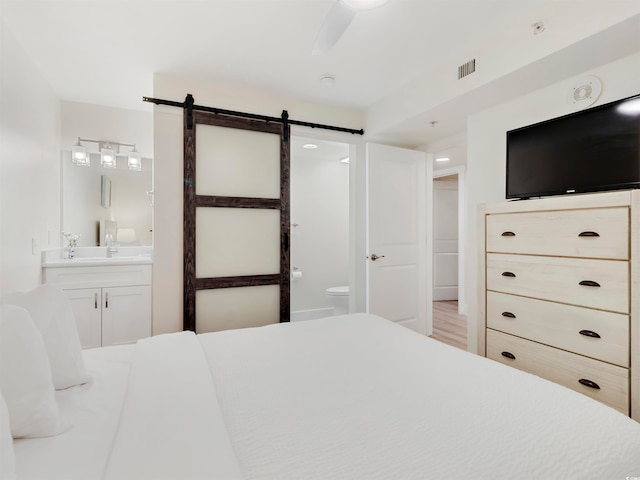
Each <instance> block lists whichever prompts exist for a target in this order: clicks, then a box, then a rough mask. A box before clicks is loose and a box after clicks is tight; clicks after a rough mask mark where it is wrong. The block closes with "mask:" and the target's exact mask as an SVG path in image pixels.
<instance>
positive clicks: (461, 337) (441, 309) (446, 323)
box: [431, 301, 467, 350]
mask: <svg viewBox="0 0 640 480" xmlns="http://www.w3.org/2000/svg"><path fill="white" fill-rule="evenodd" d="M431 338H434V339H436V340H439V341H441V342H444V343H447V344H449V345H453V346H454V347H458V348H461V349H463V350H466V349H467V317H466V316H465V315H460V314H458V302H457V301H446V302H433V335H431Z"/></svg>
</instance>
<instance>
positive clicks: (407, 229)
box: [366, 143, 430, 334]
mask: <svg viewBox="0 0 640 480" xmlns="http://www.w3.org/2000/svg"><path fill="white" fill-rule="evenodd" d="M366 153H367V311H369V312H370V313H374V314H376V315H380V316H381V317H384V318H387V319H389V320H392V321H394V322H397V323H399V324H401V325H404V326H406V327H408V328H411V329H413V330H415V331H417V332H420V333H423V334H426V333H427V298H428V296H427V282H426V279H427V265H426V258H427V257H426V254H427V241H426V155H425V153H424V152H420V151H417V150H407V149H403V148H396V147H390V146H387V145H377V144H372V143H369V144H367V148H366ZM429 298H430V296H429Z"/></svg>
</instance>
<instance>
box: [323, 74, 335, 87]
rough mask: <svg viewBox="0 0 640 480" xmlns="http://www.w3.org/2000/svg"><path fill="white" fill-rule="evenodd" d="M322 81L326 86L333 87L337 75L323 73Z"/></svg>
mask: <svg viewBox="0 0 640 480" xmlns="http://www.w3.org/2000/svg"><path fill="white" fill-rule="evenodd" d="M320 83H321V84H322V85H324V86H325V87H333V86H334V85H335V83H336V77H334V76H333V75H323V76H321V77H320Z"/></svg>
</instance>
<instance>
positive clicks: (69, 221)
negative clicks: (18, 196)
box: [61, 100, 153, 246]
mask: <svg viewBox="0 0 640 480" xmlns="http://www.w3.org/2000/svg"><path fill="white" fill-rule="evenodd" d="M140 104H141V107H144V108H147V110H148V111H141V110H127V109H123V108H113V107H105V106H100V105H91V104H86V103H76V102H62V112H61V122H62V123H61V148H62V151H63V154H62V162H63V163H62V185H61V187H62V197H63V202H62V219H61V223H62V229H63V230H64V231H67V232H71V233H80V234H81V235H82V237H81V238H80V241H79V245H83V246H93V245H96V244H98V243H99V239H98V238H97V231H96V224H97V223H98V222H100V221H101V220H105V219H109V220H116V221H118V227H119V228H134V229H135V230H136V237H137V239H138V242H139V243H140V244H142V245H151V244H152V234H151V230H152V211H151V204H150V202H149V198H148V197H147V194H146V192H147V191H150V190H152V188H153V160H152V158H153V113H152V112H151V108H150V107H149V106H148V105H143V103H142V100H141V101H140ZM78 137H81V138H86V139H91V140H105V141H113V142H120V143H133V144H135V145H136V150H137V151H138V152H140V154H141V155H142V157H143V162H142V171H141V172H132V171H129V170H128V168H127V166H126V160H125V161H122V158H123V157H118V165H117V168H116V169H105V168H102V167H101V166H100V163H99V159H98V158H97V153H98V152H99V149H98V148H99V146H98V144H97V143H93V142H83V145H84V146H85V147H86V148H87V150H88V151H89V152H91V153H93V155H92V157H93V158H92V161H91V166H90V167H77V166H75V165H73V164H71V163H70V162H71V160H70V155H71V154H70V152H71V147H72V146H73V145H75V143H76V141H77V140H78ZM129 151H131V148H129V147H124V146H123V147H121V149H120V152H119V153H120V154H127V153H129ZM101 175H106V176H107V177H108V178H109V179H110V180H111V184H112V206H111V208H104V207H102V206H101V204H100V177H101ZM103 240H104V239H103Z"/></svg>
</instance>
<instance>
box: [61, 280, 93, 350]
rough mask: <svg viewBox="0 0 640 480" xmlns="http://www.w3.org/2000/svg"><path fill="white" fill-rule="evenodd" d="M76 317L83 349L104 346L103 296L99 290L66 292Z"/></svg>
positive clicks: (89, 289)
mask: <svg viewBox="0 0 640 480" xmlns="http://www.w3.org/2000/svg"><path fill="white" fill-rule="evenodd" d="M65 293H66V294H67V298H69V301H70V302H71V308H72V309H73V314H74V316H75V317H76V325H77V326H78V336H79V337H80V344H81V345H82V348H95V347H100V346H102V326H101V323H102V322H101V318H102V311H101V310H102V307H101V305H102V294H101V291H100V289H99V288H81V289H77V290H65Z"/></svg>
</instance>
